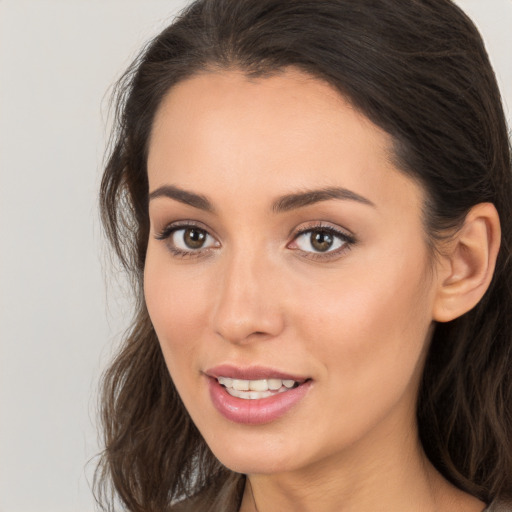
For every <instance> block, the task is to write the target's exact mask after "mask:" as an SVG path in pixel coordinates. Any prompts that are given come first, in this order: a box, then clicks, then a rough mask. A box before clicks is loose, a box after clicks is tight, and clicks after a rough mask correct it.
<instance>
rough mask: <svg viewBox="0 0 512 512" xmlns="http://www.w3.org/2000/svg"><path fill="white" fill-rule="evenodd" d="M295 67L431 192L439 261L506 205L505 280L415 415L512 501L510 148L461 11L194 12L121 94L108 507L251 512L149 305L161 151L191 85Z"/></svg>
mask: <svg viewBox="0 0 512 512" xmlns="http://www.w3.org/2000/svg"><path fill="white" fill-rule="evenodd" d="M288 66H294V67H297V68H299V69H301V70H302V71H305V72H307V73H310V74H311V75H312V76H315V77H318V78H320V79H322V80H324V81H326V82H328V83H330V84H331V85H332V86H334V87H335V88H336V89H337V90H338V91H339V92H340V94H341V95H343V96H344V97H345V98H347V99H348V100H349V101H350V102H351V103H352V104H353V105H354V106H355V108H357V109H358V110H359V111H360V112H362V113H363V114H364V115H366V116H367V117H368V118H369V119H370V120H371V121H373V122H374V123H375V124H376V125H378V126H379V127H381V128H382V129H384V130H385V131H387V132H388V133H389V134H390V135H391V136H392V137H393V140H394V147H395V160H396V163H397V165H398V166H399V168H400V169H401V170H402V171H403V172H404V173H406V174H408V175H409V176H411V177H413V178H414V179H415V180H417V181H419V182H420V183H421V184H422V185H423V187H424V189H425V191H426V193H427V197H428V200H427V202H426V204H425V207H424V217H425V230H426V233H427V235H428V238H429V240H430V243H431V245H432V247H433V248H435V246H436V240H437V239H438V237H439V236H441V235H442V233H443V232H444V231H445V230H446V229H447V228H448V227H454V226H455V227H456V226H457V225H459V224H460V223H461V222H462V221H463V219H464V217H465V215H466V214H467V212H468V211H469V209H470V208H471V207H472V206H474V205H476V204H478V203H481V202H492V203H494V205H495V206H496V208H497V210H498V213H499V215H500V218H501V223H502V246H501V250H500V253H499V256H498V261H497V266H496V271H495V275H494V278H493V281H492V283H491V285H490V287H489V289H488V291H487V293H486V294H485V296H484V298H483V299H482V301H481V302H480V303H479V304H478V305H477V306H476V307H475V308H474V309H473V310H472V311H470V312H469V313H467V314H465V315H463V316H462V317H460V318H458V319H456V320H454V321H452V322H448V323H445V324H438V325H437V326H436V327H435V332H434V336H433V340H432V344H431V347H430V351H429V355H428V358H427V361H426V365H425V369H424V375H423V381H422V384H421V388H420V392H419V400H418V409H417V416H418V424H419V429H420V437H421V441H422V443H423V447H424V450H425V452H426V454H427V455H428V457H429V458H430V459H431V461H432V462H433V464H434V465H435V466H436V467H437V469H438V470H439V471H440V472H441V473H442V474H443V475H444V476H445V477H446V478H447V479H448V480H450V481H451V482H453V483H454V484H455V485H457V486H458V487H459V488H461V489H463V490H465V491H467V492H469V493H471V494H473V495H475V496H477V497H479V498H480V499H482V500H484V501H490V500H491V499H492V498H494V497H496V496H502V497H506V496H512V370H511V368H512V262H511V252H510V251H511V245H512V173H511V151H510V143H509V138H508V133H507V126H506V122H505V118H504V114H503V109H502V105H501V99H500V93H499V90H498V87H497V84H496V80H495V76H494V73H493V71H492V68H491V65H490V63H489V59H488V56H487V54H486V51H485V48H484V45H483V42H482V40H481V37H480V35H479V33H478V31H477V30H476V28H475V26H474V25H473V23H472V22H471V21H470V20H469V19H468V18H467V17H466V15H465V14H464V13H463V12H462V11H461V10H460V9H459V8H458V7H456V6H455V5H454V4H453V3H452V2H451V1H449V0H409V1H407V2H404V1H403V0H358V1H354V0H258V1H253V0H198V1H196V2H194V3H192V4H191V5H190V6H189V7H188V8H187V9H186V10H185V11H184V12H183V13H182V14H181V15H180V16H179V17H178V18H177V19H176V20H175V21H174V22H173V23H172V24H171V25H170V26H169V27H168V28H166V29H165V30H164V31H163V32H162V33H161V34H160V35H158V36H157V37H156V38H155V39H154V40H152V41H151V42H150V44H149V45H148V46H147V47H146V48H145V49H144V50H143V52H142V53H141V54H140V56H139V57H138V58H137V59H136V61H135V62H134V63H133V64H132V65H131V67H130V68H129V69H128V71H127V72H126V74H125V75H124V77H123V78H122V80H121V81H120V82H119V84H118V86H117V96H116V105H117V111H116V112H117V116H116V119H117V124H116V128H115V131H114V135H113V138H112V143H111V147H110V153H109V158H108V162H107V165H106V169H105V173H104V176H103V180H102V184H101V197H100V202H101V213H102V219H103V223H104V228H105V231H106V234H107V237H108V238H109V240H110V242H111V244H112V246H113V248H114V250H115V252H116V253H117V255H118V256H119V258H120V260H121V262H122V263H123V265H124V267H125V268H126V270H127V272H128V273H129V275H130V276H131V277H132V279H133V282H134V293H135V297H136V312H135V316H134V320H133V323H132V327H131V328H130V329H129V331H128V332H127V334H126V336H125V340H124V344H123V346H122V349H121V351H120V352H119V354H118V355H117V357H116V358H115V360H114V361H113V362H112V364H111V366H110V368H109V369H108V370H107V371H106V373H105V376H104V380H103V394H102V398H101V399H102V420H103V427H104V442H105V450H104V452H103V454H102V458H101V463H100V465H99V469H98V472H97V481H96V483H97V491H98V495H99V499H100V501H102V502H103V504H104V507H105V508H108V507H109V505H108V504H109V503H113V501H112V498H113V497H114V496H116V497H117V499H119V500H120V501H121V502H122V504H123V507H124V508H126V509H127V510H129V511H132V512H136V511H144V512H149V511H155V512H156V511H158V512H161V511H162V510H168V509H169V507H170V505H171V503H172V502H174V501H176V500H178V499H180V498H183V497H190V496H194V495H196V496H199V497H200V498H198V499H200V502H198V506H197V508H198V510H203V511H206V510H226V511H227V510H237V508H238V506H239V499H240V496H241V491H242V489H243V485H244V477H243V475H237V474H235V473H232V472H231V471H229V470H228V469H226V468H225V467H223V466H222V465H221V464H220V463H219V462H218V461H217V460H216V459H215V457H214V456H213V455H212V453H211V452H210V450H209V449H208V446H207V445H206V444H205V442H204V440H203V438H202V437H201V435H200V433H199V432H198V431H197V429H196V428H195V426H194V424H193V423H192V421H191V419H190V417H189V416H188V414H187V412H186V410H185V408H184V407H183V404H182V402H181V400H180V397H179V396H178V394H177V392H176V389H175V387H174V385H173V382H172V380H171V378H170V376H169V373H168V371H167V368H166V366H165V363H164V359H163V357H162V353H161V351H160V347H159V343H158V340H157V337H156V335H155V331H154V330H153V327H152V325H151V322H150V319H149V317H148V313H147V310H146V307H145V303H144V298H143V293H142V282H143V269H144V261H145V254H146V245H147V240H148V229H149V228H148V226H149V221H148V181H147V172H146V160H147V150H148V139H149V135H150V131H151V127H152V122H153V118H154V116H155V112H156V110H157V109H158V107H159V105H160V103H161V101H162V98H163V97H164V95H165V94H166V92H168V90H169V89H170V88H171V87H173V85H175V84H176V83H178V82H179V81H181V80H184V79H185V78H187V77H190V76H192V75H193V74H195V73H198V72H201V71H204V70H208V69H220V70H222V69H228V68H236V69H240V70H242V71H243V72H245V73H246V74H247V75H248V76H267V75H271V74H273V73H277V72H279V71H280V70H282V69H284V68H286V67H288ZM219 500H220V501H219ZM199 503H200V504H199ZM220 503H223V504H222V505H220ZM216 507H220V508H216Z"/></svg>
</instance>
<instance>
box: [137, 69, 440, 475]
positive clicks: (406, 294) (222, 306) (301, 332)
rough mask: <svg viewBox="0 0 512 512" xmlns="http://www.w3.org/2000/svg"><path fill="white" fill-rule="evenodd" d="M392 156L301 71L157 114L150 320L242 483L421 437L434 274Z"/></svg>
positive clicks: (376, 133)
mask: <svg viewBox="0 0 512 512" xmlns="http://www.w3.org/2000/svg"><path fill="white" fill-rule="evenodd" d="M391 150H392V145H391V139H390V137H389V136H388V135H387V134H386V133H385V132H383V131H382V130H380V129H379V128H377V127H376V126H375V125H373V124H372V123H371V122H370V121H369V120H368V119H367V118H365V117H364V116H362V115H361V114H360V113H358V112H357V111H356V110H355V109H354V108H352V107H351V106H350V105H349V104H347V102H346V101H344V99H343V98H342V97H341V96H340V95H339V94H338V93H336V92H335V91H334V90H333V89H332V88H331V87H330V86H329V85H327V84H325V83H323V82H322V81H319V80H317V79H314V78H311V77H309V76H308V75H305V74H303V73H301V72H299V71H296V70H291V69H289V70H287V71H285V72H283V73H282V74H278V75H275V76H273V77H270V78H261V79H248V78H246V77H245V76H244V75H243V74H242V73H241V72H236V71H226V72H218V73H213V72H212V73H204V74H201V75H198V76H195V77H193V78H191V79H189V80H187V81H184V82H181V83H180V84H178V85H177V86H175V87H174V88H173V89H172V90H171V91H170V92H169V94H168V95H167V97H166V98H165V100H164V102H163V104H162V105H161V108H160V109H159V111H158V113H157V116H156V119H155V123H154V127H153V133H152V137H151V141H150V147H149V160H148V173H149V189H150V206H149V212H150V219H151V232H150V236H149V240H148V249H147V260H146V268H145V297H146V302H147V307H148V310H149V314H150V316H151V320H152V322H153V325H154V327H155V330H156V333H157V335H158V339H159V341H160V344H161V347H162V351H163V354H164V357H165V360H166V363H167V366H168V368H169V371H170V374H171V376H172V379H173V381H174V383H175V385H176V387H177V389H178V391H179V394H180V396H181V398H182V400H183V402H184V404H185V406H186V408H187V410H188V411H189V413H190V415H191V417H192V419H193V421H194V423H195V424H196V425H197V427H198V429H199V430H200V432H201V434H202V435H203V436H204V438H205V440H206V442H207V443H208V445H209V446H210V448H211V449H212V451H213V452H214V454H215V455H216V456H217V457H218V458H219V459H220V461H221V462H223V463H224V464H225V465H226V466H228V467H229V468H231V469H233V470H235V471H239V472H243V473H249V474H255V473H262V474H264V473H266V474H268V473H275V472H282V471H293V470H300V469H303V468H306V467H314V465H315V464H319V463H325V462H327V461H334V462H336V461H337V460H341V458H343V457H347V456H348V454H349V453H350V452H351V451H352V453H356V452H357V450H359V452H357V453H360V450H361V449H363V450H364V449H365V448H364V447H365V446H366V447H368V449H374V447H375V446H377V445H376V444H375V443H380V444H379V446H386V445H389V444H390V443H391V445H393V444H396V443H399V442H402V440H403V439H404V436H407V435H409V434H410V433H411V432H414V417H415V415H414V409H415V399H416V394H417V388H418V382H419V378H420V375H421V371H422V365H423V360H424V354H425V348H426V345H427V344H428V341H429V338H430V335H431V325H432V310H433V303H434V301H435V293H436V282H435V269H434V272H432V265H431V263H432V262H431V260H430V258H429V252H428V249H427V245H426V242H425V233H424V229H423V224H422V217H421V207H422V200H423V196H422V190H421V188H420V187H419V186H418V185H417V184H416V183H415V182H413V181H412V180H411V179H410V178H408V177H406V176H405V175H404V174H403V173H401V172H399V171H398V170H397V169H396V168H395V167H394V164H393V160H392V153H391ZM248 388H249V390H248ZM372 447H373V448H372ZM356 448H357V450H356ZM354 450H356V451H354Z"/></svg>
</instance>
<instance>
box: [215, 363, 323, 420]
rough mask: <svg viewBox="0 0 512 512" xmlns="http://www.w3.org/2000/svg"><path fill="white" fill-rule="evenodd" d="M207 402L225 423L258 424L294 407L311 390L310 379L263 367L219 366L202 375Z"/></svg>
mask: <svg viewBox="0 0 512 512" xmlns="http://www.w3.org/2000/svg"><path fill="white" fill-rule="evenodd" d="M205 377H207V384H208V388H209V392H210V399H211V401H212V404H213V406H214V407H215V409H217V411H218V412H219V413H220V414H221V415H222V416H224V418H226V419H227V420H229V421H231V422H234V423H239V424H245V425H262V424H265V423H270V422H273V421H276V420H278V419H279V418H280V417H281V416H284V415H285V414H287V413H288V411H290V410H291V409H293V408H295V407H297V406H298V405H299V403H300V402H302V400H303V399H304V398H305V397H306V395H307V394H308V392H309V390H310V389H311V387H312V384H313V381H312V379H311V378H306V377H299V376H297V375H295V376H294V375H290V374H288V373H284V372H281V371H279V370H276V369H271V368H265V367H245V368H240V367H236V366H231V365H222V366H218V367H216V368H212V369H210V370H208V371H206V372H205Z"/></svg>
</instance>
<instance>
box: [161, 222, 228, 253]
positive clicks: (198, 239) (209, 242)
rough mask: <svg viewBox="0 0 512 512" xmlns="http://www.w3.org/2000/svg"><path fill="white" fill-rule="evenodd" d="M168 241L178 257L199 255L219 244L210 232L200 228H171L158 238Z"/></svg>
mask: <svg viewBox="0 0 512 512" xmlns="http://www.w3.org/2000/svg"><path fill="white" fill-rule="evenodd" d="M156 238H157V239H158V240H166V241H167V244H168V246H169V249H170V250H171V252H172V253H173V254H175V255H177V256H193V255H199V254H201V253H202V251H204V250H206V249H210V248H212V247H219V245H220V244H219V242H218V241H217V240H216V239H215V238H214V237H213V236H212V235H210V233H208V231H206V230H205V229H202V228H200V227H198V226H190V225H189V226H169V227H167V228H166V229H165V230H164V231H163V232H162V233H160V234H159V235H158V236H157V237H156Z"/></svg>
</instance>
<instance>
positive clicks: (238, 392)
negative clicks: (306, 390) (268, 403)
mask: <svg viewBox="0 0 512 512" xmlns="http://www.w3.org/2000/svg"><path fill="white" fill-rule="evenodd" d="M306 380H307V379H306ZM306 380H304V381H302V382H299V381H296V380H293V379H278V378H270V379H258V380H244V379H233V378H231V377H217V381H218V383H219V384H220V385H221V386H222V387H223V388H224V389H225V390H226V392H227V393H229V394H230V395H231V396H234V397H236V398H242V399H243V400H261V399H262V398H269V397H271V396H274V395H277V394H279V393H286V392H287V391H289V390H290V389H295V388H298V387H299V386H300V385H301V384H302V383H304V382H306Z"/></svg>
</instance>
